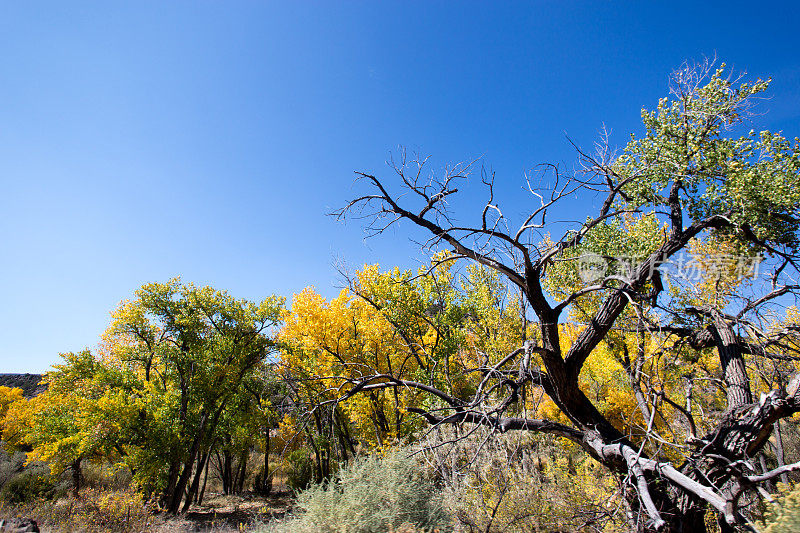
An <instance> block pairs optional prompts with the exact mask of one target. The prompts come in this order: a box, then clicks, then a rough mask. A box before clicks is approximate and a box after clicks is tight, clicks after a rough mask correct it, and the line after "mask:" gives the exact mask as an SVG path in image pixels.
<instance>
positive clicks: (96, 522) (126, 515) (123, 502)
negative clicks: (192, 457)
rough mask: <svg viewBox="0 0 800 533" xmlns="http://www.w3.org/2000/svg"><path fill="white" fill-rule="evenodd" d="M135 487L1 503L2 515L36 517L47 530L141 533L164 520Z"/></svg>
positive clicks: (92, 532) (150, 529)
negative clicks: (61, 497) (154, 511)
mask: <svg viewBox="0 0 800 533" xmlns="http://www.w3.org/2000/svg"><path fill="white" fill-rule="evenodd" d="M152 511H153V510H152V508H151V507H150V506H149V505H148V504H146V503H144V502H143V501H142V498H141V496H140V495H139V494H137V493H136V492H134V491H133V490H130V489H127V490H99V489H85V490H84V491H82V492H81V495H80V498H77V499H76V498H63V499H60V500H58V501H53V500H47V499H35V500H32V501H27V502H25V503H17V504H12V503H9V502H2V503H0V516H4V517H21V518H32V519H33V520H36V522H37V523H38V524H39V527H40V528H42V530H43V531H80V532H83V533H101V532H102V533H107V532H108V531H115V532H119V533H141V532H143V531H152V530H153V529H155V528H154V526H155V525H156V524H157V523H159V522H162V521H161V520H160V519H158V518H157V517H155V516H154V515H153V512H152Z"/></svg>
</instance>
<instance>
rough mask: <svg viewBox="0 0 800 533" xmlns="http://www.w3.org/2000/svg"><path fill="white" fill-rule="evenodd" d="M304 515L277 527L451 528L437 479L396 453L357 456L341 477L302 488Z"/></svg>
mask: <svg viewBox="0 0 800 533" xmlns="http://www.w3.org/2000/svg"><path fill="white" fill-rule="evenodd" d="M297 508H298V509H299V513H298V516H297V517H296V518H294V519H293V520H290V521H288V522H284V523H282V524H280V525H278V526H273V529H272V530H271V531H273V532H275V533H279V532H281V531H286V532H288V531H292V532H305V531H308V532H311V531H314V532H320V533H378V532H381V533H383V532H387V531H434V530H439V531H447V530H449V529H450V525H449V520H448V517H447V515H446V514H445V513H444V511H443V510H442V507H441V504H440V502H439V500H438V498H437V497H435V491H434V487H433V484H432V481H431V480H430V479H429V478H428V477H426V476H425V475H424V474H423V470H422V468H421V467H420V465H419V464H417V463H416V462H415V461H413V460H411V459H409V458H407V457H405V456H404V455H401V453H400V452H396V453H394V454H393V455H390V456H387V457H384V458H375V457H371V458H366V459H360V460H356V461H354V462H353V463H351V464H350V465H348V466H347V467H346V468H344V469H343V470H342V471H341V472H340V473H339V477H338V479H336V480H332V481H328V482H325V483H321V484H317V485H312V486H311V487H309V488H308V489H307V490H305V491H303V492H302V493H300V495H299V496H298V500H297Z"/></svg>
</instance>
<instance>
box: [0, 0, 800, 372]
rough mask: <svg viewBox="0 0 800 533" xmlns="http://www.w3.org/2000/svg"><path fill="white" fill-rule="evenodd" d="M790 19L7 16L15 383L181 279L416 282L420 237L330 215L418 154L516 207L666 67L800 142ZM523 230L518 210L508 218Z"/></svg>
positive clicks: (0, 206) (635, 108)
mask: <svg viewBox="0 0 800 533" xmlns="http://www.w3.org/2000/svg"><path fill="white" fill-rule="evenodd" d="M798 22H800V8H798V7H797V3H796V2H788V1H787V2H774V3H756V4H754V3H752V2H746V3H745V2H730V1H726V2H599V1H595V2H572V1H567V2H555V1H552V2H464V1H459V2H455V1H454V2H447V3H445V2H410V1H404V2H394V3H385V2H380V3H379V2H366V1H365V2H343V1H342V2H310V1H309V2H299V1H293V2H288V1H287V2H282V3H278V2H266V1H263V2H236V1H225V2H222V1H215V2H211V1H198V2H177V1H176V2H163V1H157V2H144V1H141V0H137V1H135V2H134V1H131V2H127V3H125V2H107V1H101V2H96V3H85V2H77V1H73V2H35V1H30V2H4V3H2V5H0V245H1V246H2V252H0V372H26V371H28V372H35V371H42V370H45V369H46V368H47V367H48V366H49V365H50V364H52V363H54V362H57V360H58V353H59V352H64V351H73V350H79V349H81V348H84V347H93V346H94V345H95V344H96V342H97V339H98V336H99V335H100V333H101V332H102V331H103V329H105V327H106V325H107V324H108V321H109V312H110V311H111V310H112V309H114V307H116V305H117V304H118V302H119V301H120V300H122V299H124V298H127V297H130V296H131V295H132V293H133V291H134V289H136V288H137V287H138V286H140V285H141V284H142V283H145V282H148V281H163V280H166V279H168V278H170V277H172V276H175V275H181V276H182V278H183V280H184V281H193V282H195V283H198V284H211V285H213V286H215V287H218V288H224V289H228V290H230V292H231V293H232V294H233V295H234V296H237V297H245V298H249V299H253V300H257V299H259V298H262V297H264V296H266V295H268V294H271V293H279V294H283V295H287V296H291V294H292V293H294V292H297V291H299V290H301V289H302V288H303V287H305V286H307V285H315V286H316V287H317V288H318V290H320V291H321V292H322V293H323V294H326V295H333V294H335V292H336V291H337V289H336V288H335V286H336V284H337V274H336V271H335V270H334V268H333V267H332V264H333V262H334V261H335V260H336V258H341V259H343V260H345V261H346V262H347V263H349V264H351V265H354V266H359V265H361V264H363V263H365V262H380V263H381V264H382V265H384V266H386V267H389V266H393V265H401V266H406V267H408V266H413V265H414V264H415V261H416V260H418V259H419V254H418V253H417V252H415V249H416V248H415V246H414V245H413V243H410V242H409V241H408V236H409V232H408V231H404V230H406V229H408V228H400V229H399V230H398V231H396V232H391V233H390V234H389V235H387V236H386V237H384V238H378V239H373V240H370V241H367V242H366V243H365V242H364V240H363V233H362V231H361V228H360V227H359V226H358V224H356V223H348V224H347V225H342V224H340V223H338V222H336V221H335V220H333V219H332V218H330V217H326V216H325V213H326V212H328V211H330V210H331V209H333V208H336V207H339V206H341V205H342V204H343V203H345V202H346V200H347V199H348V198H349V197H351V196H352V195H353V194H355V192H356V191H355V190H354V189H353V188H352V186H351V185H352V181H353V171H354V170H366V171H372V172H383V173H386V174H388V172H387V170H386V168H385V166H384V161H385V159H386V158H387V155H388V153H389V151H390V150H392V149H394V148H395V147H396V146H397V145H406V146H408V147H410V148H411V149H418V150H420V151H421V152H423V153H425V154H430V155H432V156H433V161H434V165H435V166H442V165H444V164H445V163H447V162H453V161H461V160H465V159H469V158H473V157H476V156H482V157H483V161H484V163H485V164H486V165H487V166H490V167H491V168H493V169H494V170H495V171H496V172H497V179H498V183H499V184H500V185H501V189H502V190H503V191H504V192H506V193H508V194H510V195H511V197H512V198H519V197H520V195H519V194H518V193H517V192H516V191H519V190H520V189H519V187H520V185H521V182H520V179H521V177H522V175H523V172H524V171H525V170H526V169H529V168H531V167H532V166H533V165H534V164H536V163H540V162H545V161H546V162H562V163H565V164H566V165H567V166H569V165H571V164H572V162H573V161H574V154H573V152H572V151H571V149H570V147H569V145H568V144H567V142H566V140H565V134H567V135H569V136H570V137H571V138H572V139H574V140H575V141H576V142H578V143H579V144H581V145H583V146H591V144H592V143H593V142H594V141H595V140H596V138H597V132H598V130H599V128H600V127H601V126H602V124H603V123H605V124H607V125H608V126H609V127H610V128H612V130H613V132H614V134H613V137H612V140H614V141H615V142H616V143H618V144H622V143H624V142H625V140H626V134H627V132H630V131H639V113H640V109H641V107H642V106H653V105H654V103H655V102H656V101H657V99H658V97H659V96H662V95H664V94H666V88H667V77H668V74H669V73H670V71H671V70H673V69H674V68H676V67H677V66H679V65H680V64H681V62H683V61H684V60H686V59H701V58H702V57H703V55H711V54H714V53H715V52H716V54H717V55H718V56H719V57H720V58H722V59H724V60H725V61H727V62H728V63H729V64H731V65H733V66H734V67H736V68H737V69H740V70H747V71H748V72H749V73H751V74H752V75H754V76H773V78H774V80H775V81H774V83H773V87H772V90H771V92H770V95H771V99H770V100H768V101H766V102H765V103H764V104H763V106H762V109H761V110H762V111H765V112H767V114H766V115H764V116H763V117H759V118H757V119H756V120H757V122H758V124H757V127H761V128H770V129H774V130H784V131H785V133H786V134H788V135H790V136H792V137H793V136H795V135H800V52H799V50H800V37H799V36H800V33H799V32H798V31H797V23H798ZM513 201H514V200H511V202H512V205H513V206H515V207H516V208H518V209H519V210H522V209H524V205H523V206H520V205H518V204H514V203H513Z"/></svg>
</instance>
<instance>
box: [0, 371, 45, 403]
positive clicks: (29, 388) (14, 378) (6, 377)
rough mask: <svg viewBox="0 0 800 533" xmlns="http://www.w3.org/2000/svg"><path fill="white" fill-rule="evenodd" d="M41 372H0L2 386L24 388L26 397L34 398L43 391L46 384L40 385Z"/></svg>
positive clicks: (0, 385) (0, 384)
mask: <svg viewBox="0 0 800 533" xmlns="http://www.w3.org/2000/svg"><path fill="white" fill-rule="evenodd" d="M40 381H42V375H41V374H0V387H12V388H19V389H22V392H23V394H24V395H25V397H26V398H33V397H34V396H38V395H39V394H41V393H43V392H44V391H45V389H46V388H47V386H46V385H40V384H39V382H40Z"/></svg>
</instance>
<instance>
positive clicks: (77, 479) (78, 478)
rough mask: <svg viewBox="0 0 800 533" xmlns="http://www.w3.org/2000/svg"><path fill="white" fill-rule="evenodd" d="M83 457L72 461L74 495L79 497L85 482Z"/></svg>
mask: <svg viewBox="0 0 800 533" xmlns="http://www.w3.org/2000/svg"><path fill="white" fill-rule="evenodd" d="M81 461H82V458H80V457H79V458H78V459H75V460H74V461H72V465H71V466H72V496H73V497H75V498H77V497H78V493H79V492H80V490H81V485H82V484H83V483H82V482H83V469H82V468H81Z"/></svg>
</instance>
